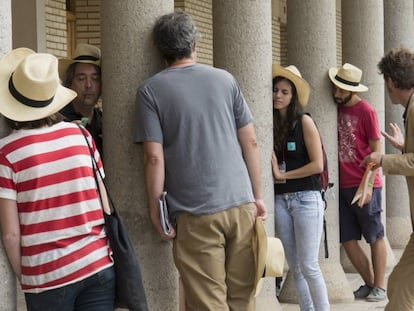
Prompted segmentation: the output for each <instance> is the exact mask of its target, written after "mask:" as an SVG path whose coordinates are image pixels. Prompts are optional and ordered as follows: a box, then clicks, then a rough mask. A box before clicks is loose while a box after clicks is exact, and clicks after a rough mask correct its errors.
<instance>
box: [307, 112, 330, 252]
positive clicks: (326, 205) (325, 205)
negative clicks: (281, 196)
mask: <svg viewBox="0 0 414 311" xmlns="http://www.w3.org/2000/svg"><path fill="white" fill-rule="evenodd" d="M305 114H307V115H308V116H309V117H311V118H312V116H311V114H310V113H309V112H305ZM312 119H313V118H312ZM314 122H315V121H314ZM315 124H316V123H315ZM321 143H322V141H321ZM332 186H333V184H329V185H328V188H330V187H332ZM325 192H326V191H325V190H324V189H322V191H321V196H322V201H323V204H324V211H326V208H327V207H328V202H327V201H326V196H325V194H326V193H325ZM323 240H324V241H323V245H324V248H325V258H329V249H328V231H327V229H326V213H325V212H324V214H323Z"/></svg>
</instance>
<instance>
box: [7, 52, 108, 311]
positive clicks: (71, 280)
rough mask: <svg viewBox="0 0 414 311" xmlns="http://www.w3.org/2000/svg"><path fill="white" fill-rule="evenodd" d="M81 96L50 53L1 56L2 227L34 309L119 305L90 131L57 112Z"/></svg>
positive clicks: (101, 309)
mask: <svg viewBox="0 0 414 311" xmlns="http://www.w3.org/2000/svg"><path fill="white" fill-rule="evenodd" d="M75 96H76V93H75V92H73V91H72V90H69V89H67V88H65V87H63V86H61V85H60V82H59V78H58V69H57V59H56V58H55V57H54V56H52V55H50V54H41V53H35V52H33V51H31V50H29V49H26V48H19V49H16V50H13V51H12V52H10V53H8V54H6V55H5V56H3V58H1V59H0V113H1V114H3V115H4V117H5V118H6V121H7V123H8V124H9V125H10V127H11V129H12V131H11V133H10V134H9V135H8V136H6V137H4V138H2V139H0V225H1V229H2V240H3V244H4V247H5V250H6V253H7V256H8V258H9V261H10V263H11V266H12V268H13V270H14V272H15V273H16V275H17V277H18V279H19V280H20V283H21V287H22V290H23V292H24V293H25V299H26V305H27V309H28V310H29V311H31V310H42V311H43V310H59V311H65V310H68V311H69V310H99V311H106V310H107V311H112V310H113V303H114V295H115V273H114V270H113V261H112V260H111V256H110V255H111V249H110V247H109V243H108V239H107V236H106V234H105V230H104V218H103V209H102V204H103V206H104V209H105V211H107V212H108V211H109V207H108V204H107V197H106V192H105V190H104V187H103V186H102V181H98V183H99V184H100V190H102V191H101V194H102V204H101V199H100V197H99V193H98V192H97V185H96V181H95V178H94V172H93V166H92V159H91V153H90V151H89V148H88V145H87V144H86V141H85V137H84V136H83V133H82V131H81V130H80V128H79V127H78V126H77V125H76V124H74V123H68V122H62V121H61V119H60V118H59V116H58V114H56V113H57V112H58V111H59V110H60V109H61V108H62V107H64V106H65V105H66V104H67V103H69V102H70V101H71V100H72V99H73V98H74V97H75ZM85 133H87V131H85ZM86 136H87V139H88V140H89V142H90V144H91V146H92V150H93V154H94V158H95V160H96V163H98V169H99V170H100V171H101V173H102V174H103V167H102V161H101V159H100V155H99V152H98V151H97V150H96V147H95V143H94V141H93V139H92V137H91V136H90V134H89V133H87V134H86Z"/></svg>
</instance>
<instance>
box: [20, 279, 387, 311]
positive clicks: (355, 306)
mask: <svg viewBox="0 0 414 311" xmlns="http://www.w3.org/2000/svg"><path fill="white" fill-rule="evenodd" d="M347 278H348V280H349V282H350V283H351V288H358V287H359V286H360V285H361V278H360V277H359V275H358V274H350V273H348V274H347ZM385 305H386V301H383V302H366V301H364V300H356V301H354V302H351V303H338V304H332V305H331V311H383V310H384V307H385ZM280 306H281V309H282V311H299V310H300V309H299V306H298V305H297V304H285V303H281V304H280ZM17 311H26V307H25V303H24V297H23V295H21V293H19V294H18V307H17ZM257 311H260V310H257Z"/></svg>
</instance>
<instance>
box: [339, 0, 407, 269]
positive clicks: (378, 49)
mask: <svg viewBox="0 0 414 311" xmlns="http://www.w3.org/2000/svg"><path fill="white" fill-rule="evenodd" d="M411 14H412V11H411ZM373 33H375V36H373V35H372V34H373ZM383 34H384V18H383V2H382V1H377V0H347V1H342V60H343V62H344V63H346V62H348V63H351V64H354V65H355V66H357V67H359V68H361V70H362V72H363V74H362V83H363V84H365V85H366V86H368V88H369V90H368V91H367V92H364V93H361V94H360V96H361V98H363V99H365V100H367V101H368V102H369V103H370V104H371V105H372V106H373V107H374V109H375V110H376V112H377V114H378V122H379V125H380V129H384V122H385V121H384V120H385V106H384V80H383V78H382V77H381V76H380V75H379V74H378V68H377V64H378V62H379V60H380V59H381V57H382V56H383V53H384V36H383ZM382 149H383V150H384V144H382ZM382 180H383V191H382V203H383V204H382V206H383V210H384V213H383V214H382V217H383V223H384V226H385V227H386V221H385V219H386V217H385V215H386V213H385V211H386V210H387V206H386V204H385V203H386V191H385V189H386V183H385V178H382ZM386 232H387V231H386ZM385 242H386V247H387V269H388V270H389V269H391V268H392V267H393V266H394V264H395V256H394V253H393V251H392V249H391V246H390V244H389V241H388V237H387V235H386V236H385ZM360 245H361V246H362V248H363V249H364V250H365V251H366V252H367V254H368V257H370V247H369V244H367V243H365V241H361V242H360ZM341 254H342V264H343V266H344V269H345V271H347V272H355V271H356V270H355V268H354V267H353V266H352V264H351V263H350V261H349V259H348V258H347V256H346V253H345V251H342V253H341Z"/></svg>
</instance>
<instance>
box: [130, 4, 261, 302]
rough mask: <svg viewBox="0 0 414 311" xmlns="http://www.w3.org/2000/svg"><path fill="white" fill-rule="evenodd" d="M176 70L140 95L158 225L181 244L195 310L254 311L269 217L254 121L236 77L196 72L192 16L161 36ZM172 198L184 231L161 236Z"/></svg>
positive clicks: (139, 117)
mask: <svg viewBox="0 0 414 311" xmlns="http://www.w3.org/2000/svg"><path fill="white" fill-rule="evenodd" d="M153 35H154V41H155V44H156V46H157V48H158V50H159V51H160V53H161V55H162V56H163V58H164V59H165V61H166V63H167V65H168V66H167V68H166V69H165V70H163V71H161V72H159V73H158V74H156V75H154V76H153V77H151V78H150V79H148V80H147V81H145V82H144V83H143V84H142V85H141V86H140V87H139V89H138V93H137V109H136V124H137V129H136V133H135V141H136V142H138V143H143V146H144V163H145V182H146V188H147V194H148V200H149V203H148V204H149V208H150V216H151V221H152V223H153V225H154V227H155V228H156V230H157V231H158V233H159V234H160V235H161V237H162V238H163V239H172V238H174V237H175V239H174V260H175V264H176V266H177V269H178V270H179V272H180V275H181V277H182V280H183V285H184V289H185V292H186V304H187V305H188V307H189V309H191V310H204V309H206V310H213V309H217V308H218V309H221V306H222V307H223V309H224V306H228V307H229V308H230V309H231V310H254V306H255V303H254V298H253V296H254V291H253V289H254V288H253V287H254V252H253V248H252V235H253V225H254V222H255V218H256V217H260V218H263V219H264V218H266V208H265V206H264V203H263V200H262V193H261V176H260V159H259V158H260V156H259V149H258V146H257V141H256V137H255V131H254V127H253V123H252V115H251V113H250V110H249V108H248V106H247V104H246V101H245V99H244V97H243V94H242V93H241V90H240V87H239V85H238V83H237V81H236V80H235V79H234V77H233V76H232V75H231V74H230V73H228V72H227V71H224V70H221V69H217V68H213V67H210V66H206V65H201V64H197V63H196V61H195V58H196V51H195V42H196V38H197V35H198V34H197V30H196V29H195V26H194V24H193V22H192V19H191V17H190V16H189V15H188V14H186V13H184V12H174V13H171V14H168V15H164V16H162V17H161V18H160V19H159V20H158V21H157V22H156V25H155V27H154V30H153ZM163 190H165V191H167V193H168V195H167V201H168V206H169V212H170V215H171V218H172V220H173V222H174V223H175V224H176V227H175V228H172V229H171V230H170V232H169V233H167V234H165V233H164V232H163V230H162V228H161V224H160V218H159V217H160V216H159V210H158V199H159V197H160V195H161V193H162V192H163Z"/></svg>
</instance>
